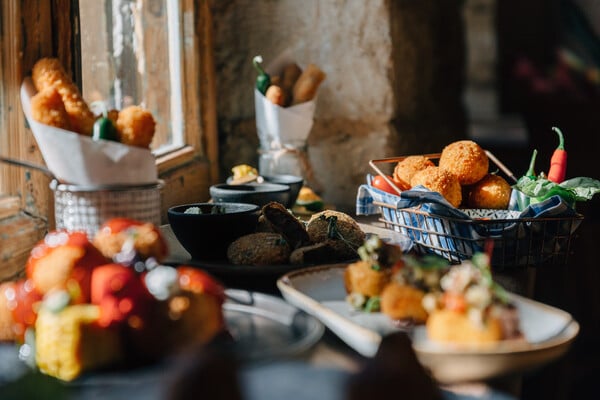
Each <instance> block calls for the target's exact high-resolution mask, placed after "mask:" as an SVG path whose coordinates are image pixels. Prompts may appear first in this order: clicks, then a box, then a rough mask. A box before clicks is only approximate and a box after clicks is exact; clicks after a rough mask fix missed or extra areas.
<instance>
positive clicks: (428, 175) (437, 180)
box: [410, 166, 462, 207]
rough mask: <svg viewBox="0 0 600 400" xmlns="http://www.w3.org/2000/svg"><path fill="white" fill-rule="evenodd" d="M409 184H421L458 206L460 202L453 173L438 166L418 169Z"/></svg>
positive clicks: (459, 194)
mask: <svg viewBox="0 0 600 400" xmlns="http://www.w3.org/2000/svg"><path fill="white" fill-rule="evenodd" d="M410 184H411V186H417V185H423V186H425V187H426V188H427V189H429V190H431V191H432V192H438V193H440V194H441V195H442V196H444V198H445V199H446V200H447V201H448V203H450V204H451V205H453V206H454V207H458V206H459V205H460V203H461V202H462V191H461V186H460V183H458V179H457V178H456V176H455V175H453V174H451V173H450V172H448V171H445V170H443V169H441V168H439V167H435V166H434V167H427V168H425V169H423V170H421V171H418V172H417V173H416V174H414V176H413V177H412V179H411V181H410Z"/></svg>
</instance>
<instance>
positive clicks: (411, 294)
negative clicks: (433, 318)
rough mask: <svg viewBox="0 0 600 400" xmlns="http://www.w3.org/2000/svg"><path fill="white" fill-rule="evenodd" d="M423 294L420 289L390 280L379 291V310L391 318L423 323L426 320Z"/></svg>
mask: <svg viewBox="0 0 600 400" xmlns="http://www.w3.org/2000/svg"><path fill="white" fill-rule="evenodd" d="M423 296H425V293H424V292H423V291H422V290H419V289H417V288H415V287H412V286H409V285H401V284H399V283H397V282H393V281H392V282H390V283H388V284H387V285H386V286H385V288H384V289H383V291H382V292H381V312H382V313H384V314H386V315H387V316H389V317H390V318H391V319H393V320H412V321H414V322H416V323H423V322H425V321H426V320H427V311H425V308H423Z"/></svg>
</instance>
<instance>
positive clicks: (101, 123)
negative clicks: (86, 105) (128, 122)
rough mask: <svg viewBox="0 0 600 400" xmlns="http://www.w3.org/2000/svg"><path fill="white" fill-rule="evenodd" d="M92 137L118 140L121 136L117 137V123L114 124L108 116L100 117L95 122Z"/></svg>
mask: <svg viewBox="0 0 600 400" xmlns="http://www.w3.org/2000/svg"><path fill="white" fill-rule="evenodd" d="M92 139H94V140H99V139H104V140H113V141H115V142H118V141H119V138H118V137H117V129H116V128H115V124H113V122H112V121H111V120H110V119H108V118H106V117H100V118H98V119H97V120H96V122H94V127H93V129H92Z"/></svg>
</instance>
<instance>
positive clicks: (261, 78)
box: [252, 56, 271, 94]
mask: <svg viewBox="0 0 600 400" xmlns="http://www.w3.org/2000/svg"><path fill="white" fill-rule="evenodd" d="M262 62H263V58H262V56H256V57H254V58H253V59H252V64H253V65H254V68H256V70H257V71H258V76H257V77H256V88H257V89H258V91H259V92H261V93H262V94H265V93H266V92H267V89H268V88H269V86H270V85H271V77H270V76H269V74H267V73H266V72H265V70H264V69H263V68H262V67H261V66H260V64H261V63H262Z"/></svg>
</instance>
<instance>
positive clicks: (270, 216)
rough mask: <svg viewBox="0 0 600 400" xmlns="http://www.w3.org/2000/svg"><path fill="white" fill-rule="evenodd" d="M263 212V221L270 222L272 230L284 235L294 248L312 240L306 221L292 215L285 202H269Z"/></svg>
mask: <svg viewBox="0 0 600 400" xmlns="http://www.w3.org/2000/svg"><path fill="white" fill-rule="evenodd" d="M261 212H262V215H261V223H263V222H264V223H266V224H268V226H269V227H270V229H269V230H270V231H273V232H277V233H280V234H281V235H283V236H284V237H285V239H286V240H287V241H288V243H289V244H290V247H291V248H292V249H297V248H298V247H300V246H304V245H307V244H308V243H309V242H310V238H309V237H308V232H307V231H306V228H305V226H304V223H302V222H300V220H298V218H296V217H295V216H294V215H292V214H291V213H290V212H289V211H288V210H287V208H285V207H284V206H283V204H281V203H277V202H274V201H272V202H269V203H268V204H266V205H264V206H263V208H262V210H261Z"/></svg>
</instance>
